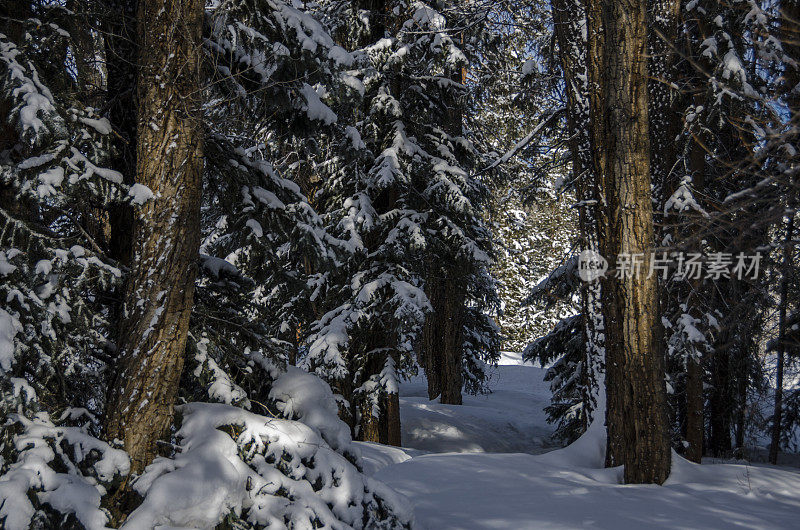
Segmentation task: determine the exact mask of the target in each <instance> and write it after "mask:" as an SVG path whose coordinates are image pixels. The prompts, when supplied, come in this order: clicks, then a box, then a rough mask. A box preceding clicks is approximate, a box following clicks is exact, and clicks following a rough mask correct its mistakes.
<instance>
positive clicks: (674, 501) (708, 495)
mask: <svg viewBox="0 0 800 530" xmlns="http://www.w3.org/2000/svg"><path fill="white" fill-rule="evenodd" d="M543 377H544V370H542V369H541V368H538V367H534V366H530V365H523V364H522V363H521V362H520V361H519V359H518V358H515V357H514V356H513V355H505V356H504V358H503V360H502V361H501V365H500V366H498V367H497V368H496V369H495V370H494V372H493V378H492V382H491V385H490V386H491V388H492V390H493V393H491V394H489V395H486V396H465V398H464V404H463V405H461V406H452V405H441V404H439V403H437V402H430V401H428V399H427V397H425V381H424V379H422V378H416V379H414V380H412V381H409V382H407V383H405V384H404V385H403V386H402V387H401V400H400V403H401V419H402V425H403V433H402V434H403V443H404V445H405V446H407V447H404V448H396V447H387V446H382V445H379V444H368V443H363V444H361V447H362V450H363V454H364V460H365V464H366V466H367V469H366V471H367V472H368V473H369V474H373V475H375V476H376V478H378V479H380V480H382V481H384V482H386V483H387V484H389V485H390V486H392V487H393V488H395V489H396V490H398V491H399V492H400V493H403V494H404V495H406V496H407V497H409V498H410V499H411V502H412V503H413V505H414V507H415V512H416V518H417V522H418V523H419V524H420V526H421V527H423V528H427V529H428V530H445V529H447V530H450V529H453V530H455V529H514V530H521V529H534V528H535V529H553V528H559V529H561V528H563V529H567V528H570V529H572V528H609V529H610V528H614V529H621V528H645V527H646V528H670V529H672V528H763V529H772V528H797V525H798V521H800V470H798V469H797V468H788V467H786V468H774V467H767V466H763V465H757V466H753V465H744V464H716V463H713V464H712V463H708V464H705V463H704V464H703V465H696V464H692V463H690V462H688V461H686V460H684V459H683V458H681V457H679V456H677V455H673V467H672V474H671V476H670V478H669V480H668V481H667V483H666V484H665V485H664V487H658V486H626V485H622V484H620V482H621V468H612V469H604V468H603V454H604V447H603V446H604V436H605V433H604V432H603V431H602V430H597V429H590V431H589V432H588V433H587V434H586V435H584V437H582V438H581V439H580V440H578V441H577V442H576V443H574V444H572V445H571V446H569V447H568V448H565V449H561V450H554V449H555V448H556V445H555V444H554V442H553V441H552V440H550V433H551V432H552V427H551V426H550V425H548V424H547V422H546V421H545V415H544V412H542V408H543V407H544V406H545V405H546V404H547V403H548V402H549V399H550V390H549V388H548V383H546V382H544V381H543ZM593 431H594V432H593ZM542 453H547V454H542Z"/></svg>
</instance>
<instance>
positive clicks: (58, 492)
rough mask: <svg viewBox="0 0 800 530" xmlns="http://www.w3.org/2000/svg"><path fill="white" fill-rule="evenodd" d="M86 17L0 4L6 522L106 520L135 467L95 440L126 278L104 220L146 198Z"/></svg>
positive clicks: (2, 491) (52, 7) (0, 336)
mask: <svg viewBox="0 0 800 530" xmlns="http://www.w3.org/2000/svg"><path fill="white" fill-rule="evenodd" d="M76 16H77V15H76V13H75V11H74V10H68V9H65V8H64V7H63V6H61V5H59V4H51V3H39V2H14V3H10V4H9V3H7V4H4V7H3V8H2V11H0V17H2V21H1V23H2V26H1V27H2V30H0V76H1V79H0V107H2V109H3V110H2V119H3V124H2V133H0V178H2V193H1V194H0V216H2V218H1V220H0V256H2V259H0V263H2V267H0V268H1V269H2V271H0V275H2V281H0V296H2V297H3V301H4V302H3V307H2V309H0V321H2V325H0V344H2V346H1V347H0V401H1V402H2V404H1V405H0V416H2V418H1V419H0V421H2V423H3V435H2V440H0V453H1V454H2V457H0V497H1V498H2V500H0V523H1V524H2V525H3V526H4V527H5V528H27V527H28V525H38V526H39V527H54V526H57V525H58V524H60V523H63V524H74V523H75V522H77V521H80V522H83V523H84V524H87V522H89V521H97V520H98V519H99V518H102V519H103V520H105V519H104V517H105V516H104V515H103V513H102V512H100V511H99V497H100V494H99V493H98V491H99V490H102V489H103V488H107V487H111V486H112V485H113V483H114V482H115V481H117V480H118V479H119V478H120V477H121V476H122V475H124V474H126V473H127V472H128V469H129V461H128V457H127V455H125V453H124V452H122V451H119V450H116V449H113V448H111V447H110V446H109V445H107V444H106V443H104V442H102V441H101V440H99V439H98V438H97V436H98V434H99V430H100V425H99V422H98V417H99V413H101V412H102V405H103V402H104V390H105V388H106V383H107V373H106V371H105V368H106V366H107V362H108V360H109V358H110V357H111V355H113V350H114V348H113V344H112V343H111V342H110V341H109V340H108V337H109V335H110V333H111V328H112V326H113V322H112V321H110V320H109V315H110V314H111V310H112V308H111V306H112V303H113V302H112V301H111V300H109V293H110V292H111V291H112V289H113V288H114V287H115V286H116V285H118V284H119V282H120V280H121V277H122V271H121V270H120V269H119V268H118V267H117V266H116V263H115V262H114V261H113V260H111V259H110V258H108V256H107V253H106V249H107V247H106V243H107V240H106V239H105V232H104V226H103V225H102V224H101V222H102V219H103V216H104V215H107V212H108V211H109V210H110V209H111V208H112V207H113V206H114V205H115V204H121V203H123V202H125V201H128V202H137V203H138V202H140V201H143V200H144V197H143V195H142V193H141V192H142V191H143V190H140V189H134V188H131V187H129V186H126V185H124V184H122V181H123V178H122V175H121V174H120V173H118V172H116V171H114V170H113V169H110V168H109V166H110V163H109V162H110V160H111V159H112V157H113V156H114V152H113V149H112V147H111V142H110V137H111V135H112V134H113V132H112V127H111V125H110V123H109V122H108V120H107V119H105V118H104V117H102V116H100V115H99V114H98V110H97V109H95V108H93V107H90V106H87V105H86V104H85V103H84V100H83V98H84V97H86V96H87V93H86V92H85V91H84V83H86V82H87V78H86V77H85V75H86V74H87V71H86V70H83V69H78V70H75V69H73V68H74V66H75V64H76V63H75V61H74V57H75V55H74V54H75V53H76V50H78V49H79V46H80V45H79V44H78V43H77V40H78V39H79V38H80V35H79V34H78V33H77V32H76V31H75V28H74V27H73V22H74V18H73V17H76ZM67 29H70V30H71V31H67ZM58 58H60V60H59V59H58ZM33 492H35V493H33ZM79 495H83V499H84V503H83V504H80V505H79V506H78V505H76V504H75V503H74V502H73V501H72V499H74V498H76V496H79ZM88 524H91V523H88Z"/></svg>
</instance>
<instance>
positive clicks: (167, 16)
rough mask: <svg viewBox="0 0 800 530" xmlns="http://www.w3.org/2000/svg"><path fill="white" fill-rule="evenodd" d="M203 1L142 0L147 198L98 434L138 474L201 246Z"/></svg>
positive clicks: (160, 419)
mask: <svg viewBox="0 0 800 530" xmlns="http://www.w3.org/2000/svg"><path fill="white" fill-rule="evenodd" d="M203 6H204V4H203V2H202V0H170V1H168V2H166V3H165V2H162V1H161V0H141V1H140V2H139V6H138V12H137V19H138V38H139V54H138V67H139V75H138V82H137V92H138V100H139V112H138V121H137V143H136V150H137V156H136V182H137V183H140V184H143V185H145V186H147V187H149V188H150V189H151V190H152V192H153V193H154V194H155V199H152V200H150V201H148V202H146V203H145V204H144V205H143V206H142V207H141V209H140V210H139V211H138V212H137V215H136V219H135V222H134V237H133V259H132V262H131V272H130V276H129V279H128V284H127V286H126V291H125V298H124V304H125V306H124V311H123V317H122V322H121V330H120V336H119V341H118V347H119V367H118V368H119V371H118V374H117V376H116V381H115V382H113V383H112V386H111V387H110V396H109V400H108V404H107V407H106V417H105V431H106V436H107V438H108V439H109V440H114V439H119V440H121V441H122V442H123V444H124V447H125V450H126V451H127V452H128V454H129V455H130V457H131V471H132V472H133V473H138V472H141V471H142V470H143V469H144V467H145V466H146V465H147V464H148V463H150V461H151V460H152V459H153V457H154V456H155V455H156V452H157V448H156V442H157V440H158V439H159V438H160V437H162V436H163V435H164V434H165V433H166V432H167V430H168V428H169V425H170V423H171V421H172V414H173V404H174V400H175V395H176V392H177V388H178V381H179V379H180V375H181V371H182V369H183V362H184V347H185V344H186V335H187V331H188V326H189V314H190V312H191V308H192V298H193V295H194V280H195V276H196V268H197V265H196V261H197V253H198V248H199V240H200V230H199V228H200V227H199V222H200V193H201V182H200V178H201V172H202V169H203V159H202V156H203V150H202V138H203V130H202V126H201V123H200V121H199V116H198V114H199V102H198V98H199V90H200V55H201V49H200V45H201V44H200V39H201V29H202V21H203Z"/></svg>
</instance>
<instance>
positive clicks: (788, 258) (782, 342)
mask: <svg viewBox="0 0 800 530" xmlns="http://www.w3.org/2000/svg"><path fill="white" fill-rule="evenodd" d="M792 232H794V215H793V214H792V216H791V217H789V222H788V224H787V225H786V239H785V241H784V245H785V246H784V248H783V275H782V277H781V292H780V301H779V305H778V344H777V348H776V353H777V367H776V373H775V408H774V410H773V413H772V439H771V441H770V444H769V462H770V463H771V464H777V463H778V451H779V449H780V442H781V426H782V418H783V414H782V413H783V363H784V355H785V353H786V304H787V298H788V294H789V274H791V267H792Z"/></svg>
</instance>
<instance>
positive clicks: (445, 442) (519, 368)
mask: <svg viewBox="0 0 800 530" xmlns="http://www.w3.org/2000/svg"><path fill="white" fill-rule="evenodd" d="M490 374H491V380H490V383H489V385H490V388H491V389H492V393H491V394H487V395H481V396H470V395H465V396H464V404H463V405H442V404H440V403H439V402H437V401H429V400H428V391H427V386H426V385H427V383H426V381H425V378H424V377H422V376H420V377H417V378H414V379H412V380H411V381H407V382H404V383H403V384H402V385H401V387H400V420H401V425H402V439H403V445H404V446H405V447H412V448H414V449H420V450H423V451H430V452H434V453H444V452H454V453H475V452H486V453H533V454H538V453H542V452H545V451H549V450H551V449H553V448H554V447H556V444H555V443H554V442H553V441H552V440H551V439H550V435H551V434H552V432H553V428H552V427H551V426H550V425H548V424H547V421H546V420H545V413H544V411H543V409H544V407H545V406H547V405H548V404H549V403H550V386H549V385H550V384H549V383H546V382H544V380H543V378H544V370H543V369H542V368H539V367H536V366H533V365H529V364H524V365H523V364H522V361H521V360H520V359H519V356H518V355H517V356H515V355H514V354H504V355H503V358H502V359H501V361H500V365H499V366H497V367H495V368H490Z"/></svg>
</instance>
